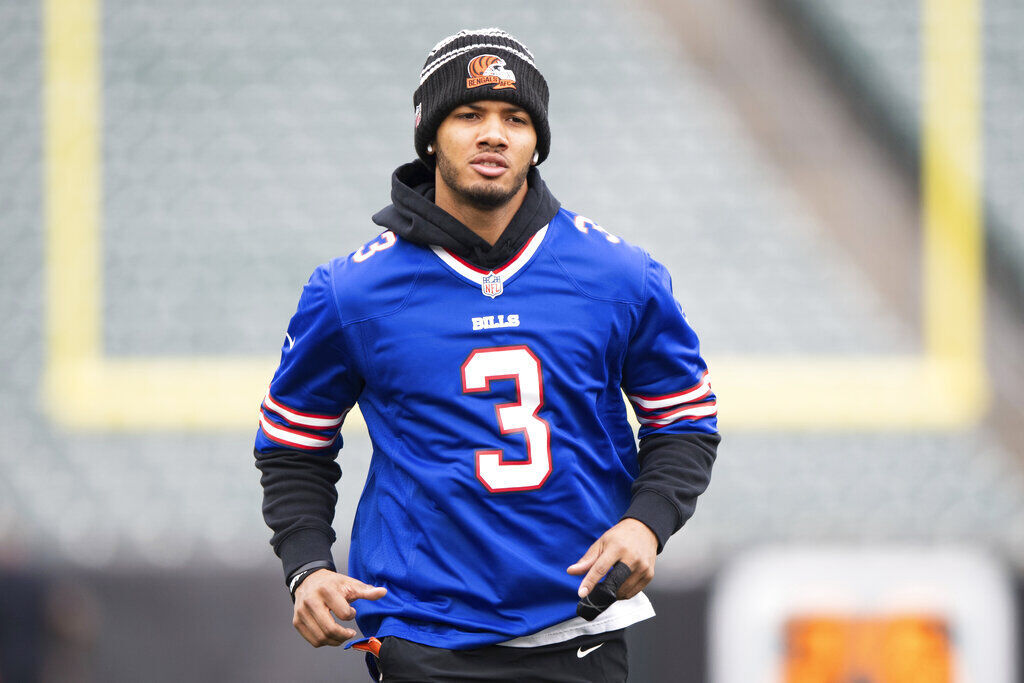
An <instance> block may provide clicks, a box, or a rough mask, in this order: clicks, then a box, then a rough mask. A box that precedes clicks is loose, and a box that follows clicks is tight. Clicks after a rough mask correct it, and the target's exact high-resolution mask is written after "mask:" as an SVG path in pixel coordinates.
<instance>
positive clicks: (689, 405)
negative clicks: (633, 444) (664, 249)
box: [622, 256, 718, 439]
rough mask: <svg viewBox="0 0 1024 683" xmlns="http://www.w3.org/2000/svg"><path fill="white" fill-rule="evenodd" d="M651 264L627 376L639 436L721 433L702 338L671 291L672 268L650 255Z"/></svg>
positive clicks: (625, 384)
mask: <svg viewBox="0 0 1024 683" xmlns="http://www.w3.org/2000/svg"><path fill="white" fill-rule="evenodd" d="M647 266H648V267H647V273H646V278H647V281H646V284H645V295H644V297H645V298H644V304H643V310H642V312H641V314H640V318H639V321H638V324H637V328H636V330H635V331H634V333H633V336H632V338H631V340H630V344H629V348H628V350H627V352H626V362H625V365H624V369H623V380H622V385H623V390H624V391H625V393H626V396H627V397H628V398H629V401H630V403H631V404H632V406H633V410H634V411H635V412H636V417H637V420H638V421H639V422H640V434H639V437H640V439H644V438H645V437H647V436H653V435H656V434H683V433H687V432H704V433H709V434H711V433H716V432H717V431H718V424H717V415H718V408H717V405H716V400H715V394H714V392H712V390H711V381H710V377H709V376H708V368H707V364H706V363H705V362H704V359H703V358H701V355H700V342H699V341H698V339H697V335H696V333H695V332H694V331H693V329H692V328H691V327H690V324H689V322H688V321H687V320H686V316H685V315H684V314H683V311H682V308H681V307H680V306H679V303H678V302H677V301H676V300H675V298H674V296H673V295H672V279H671V277H669V274H668V271H667V270H666V269H665V267H664V266H663V265H661V264H660V263H658V262H657V261H655V260H654V259H651V258H650V257H649V256H648V264H647Z"/></svg>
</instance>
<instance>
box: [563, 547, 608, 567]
mask: <svg viewBox="0 0 1024 683" xmlns="http://www.w3.org/2000/svg"><path fill="white" fill-rule="evenodd" d="M600 556H601V542H600V540H598V541H595V542H594V544H593V545H591V546H590V547H589V548H587V552H585V553H583V557H581V558H580V559H578V560H576V562H575V563H574V564H571V565H569V568H568V569H566V571H567V572H569V573H570V574H582V573H583V572H585V571H587V570H588V569H590V568H591V567H592V566H593V565H594V562H596V561H597V558H598V557H600Z"/></svg>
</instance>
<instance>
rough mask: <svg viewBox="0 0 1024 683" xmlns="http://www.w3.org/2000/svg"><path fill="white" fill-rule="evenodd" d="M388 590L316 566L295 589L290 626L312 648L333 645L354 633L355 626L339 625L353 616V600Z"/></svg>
mask: <svg viewBox="0 0 1024 683" xmlns="http://www.w3.org/2000/svg"><path fill="white" fill-rule="evenodd" d="M387 592H388V589H387V588H384V587H383V586H369V585H367V584H365V583H363V582H362V581H360V580H358V579H353V578H352V577H351V576H345V575H344V574H339V573H337V572H332V571H331V570H330V569H318V570H316V571H315V572H313V573H312V574H310V575H309V576H307V577H306V578H305V580H303V582H302V583H301V584H299V587H298V588H296V589H295V613H294V616H293V617H292V625H293V626H294V627H295V630H297V631H298V632H299V634H300V635H301V636H302V637H303V638H305V639H306V640H307V641H309V644H310V645H312V646H313V647H323V646H324V645H331V646H334V647H337V646H338V645H341V644H342V643H344V642H345V641H346V640H348V639H349V638H352V637H354V636H355V635H356V632H355V629H351V628H346V627H344V626H342V625H341V624H339V623H338V622H337V621H336V620H335V617H337V618H338V619H341V620H342V621H352V620H353V619H355V616H356V611H355V609H354V608H353V607H352V605H351V603H352V601H353V600H378V599H380V598H383V597H384V595H385V594H386V593H387Z"/></svg>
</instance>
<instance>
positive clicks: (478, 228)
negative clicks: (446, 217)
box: [434, 179, 529, 246]
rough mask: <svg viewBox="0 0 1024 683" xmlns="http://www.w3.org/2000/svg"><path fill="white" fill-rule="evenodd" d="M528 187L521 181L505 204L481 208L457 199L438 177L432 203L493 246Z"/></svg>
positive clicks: (519, 204) (510, 220) (523, 198)
mask: <svg viewBox="0 0 1024 683" xmlns="http://www.w3.org/2000/svg"><path fill="white" fill-rule="evenodd" d="M528 189H529V188H528V186H527V184H526V183H523V186H522V187H521V188H520V189H519V192H517V193H516V194H515V195H514V196H513V197H512V199H510V200H509V201H508V202H507V203H506V204H504V205H502V206H499V207H497V208H494V209H488V210H482V209H478V208H477V207H475V206H471V205H469V204H467V203H465V202H460V201H458V200H457V198H456V197H455V195H454V194H453V193H452V191H451V190H450V189H449V188H448V186H447V185H445V184H444V183H443V182H441V180H440V179H438V182H437V184H436V187H435V190H434V203H435V204H437V205H438V206H439V207H440V208H442V209H444V210H445V211H446V212H448V213H449V214H451V215H452V216H453V217H454V218H455V219H457V220H458V221H459V222H460V223H462V224H463V225H465V226H466V227H467V228H469V229H470V230H472V231H473V232H474V233H476V234H477V235H478V236H479V237H480V238H482V239H483V240H485V241H486V242H487V243H488V244H490V245H491V246H494V243H495V242H497V241H498V238H499V237H501V233H503V232H505V228H507V227H508V224H509V223H510V222H512V217H513V216H515V215H516V211H518V210H519V207H520V206H522V205H523V200H525V199H526V193H527V191H528Z"/></svg>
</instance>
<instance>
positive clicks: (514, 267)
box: [430, 223, 551, 286]
mask: <svg viewBox="0 0 1024 683" xmlns="http://www.w3.org/2000/svg"><path fill="white" fill-rule="evenodd" d="M550 225H551V224H550V223H548V224H547V225H545V226H544V227H543V228H541V229H540V230H538V231H537V232H536V233H534V235H533V237H531V238H530V239H529V240H527V242H526V244H524V245H523V248H522V249H520V250H519V252H518V253H517V254H516V255H515V256H513V257H512V258H511V259H510V260H509V261H508V262H507V263H506V264H505V265H503V266H501V267H499V268H495V269H493V270H488V269H486V268H480V267H478V266H474V265H473V264H471V263H468V262H467V261H464V260H463V259H461V258H459V257H458V256H456V255H455V254H453V253H452V252H450V251H448V250H447V249H445V248H444V247H439V246H437V245H435V244H432V245H430V248H431V250H433V252H434V253H435V254H437V257H438V258H439V259H441V260H442V261H444V262H445V264H446V265H447V266H448V267H449V268H451V269H452V270H454V271H455V272H456V273H457V274H459V275H461V276H462V277H463V278H465V279H466V280H469V281H470V282H473V283H475V284H476V285H478V286H480V285H482V284H483V281H484V277H485V276H488V275H490V274H491V273H494V274H496V275H500V276H501V280H502V282H508V281H509V280H511V279H512V277H513V276H514V275H515V274H516V273H518V272H519V271H520V270H522V269H523V268H524V267H525V266H526V264H527V263H529V262H530V259H532V258H533V255H534V254H536V253H537V249H539V248H540V245H541V242H543V241H544V236H545V235H547V232H548V227H549V226H550Z"/></svg>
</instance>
